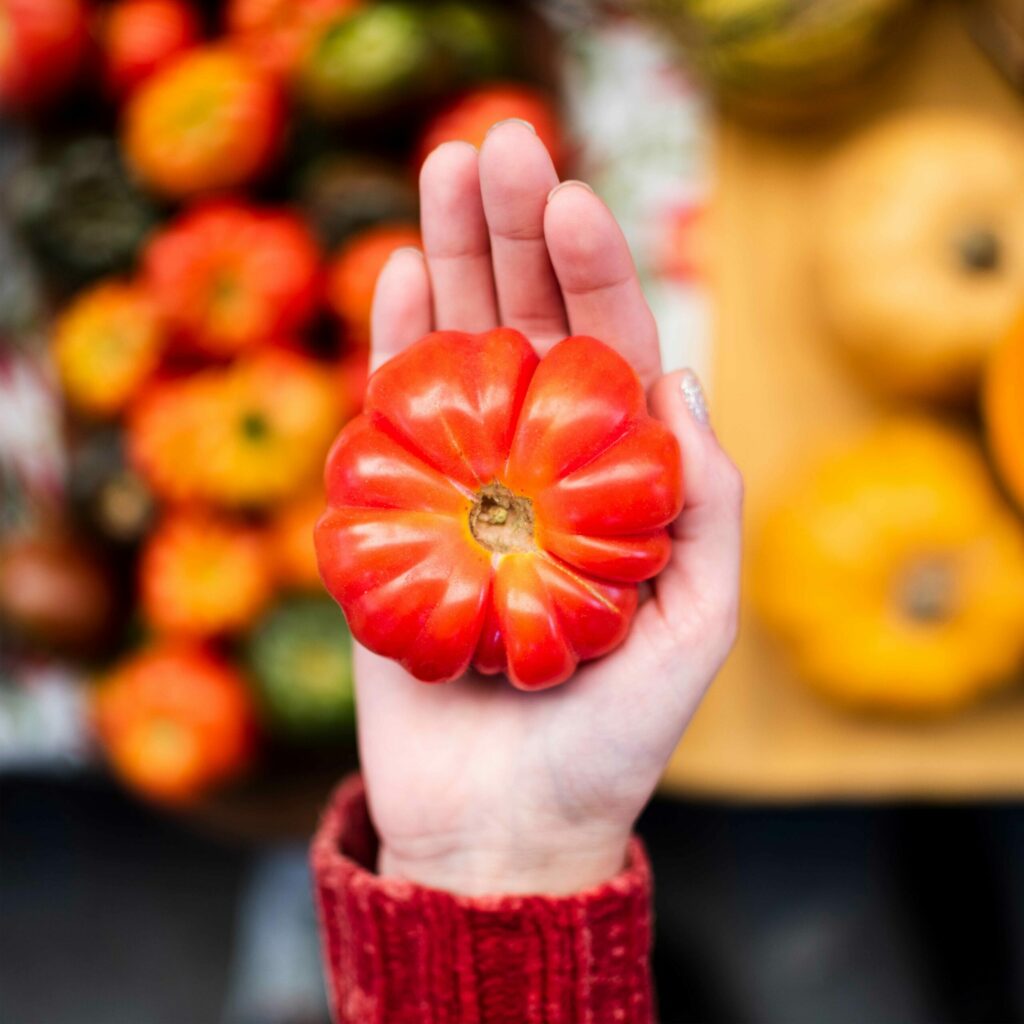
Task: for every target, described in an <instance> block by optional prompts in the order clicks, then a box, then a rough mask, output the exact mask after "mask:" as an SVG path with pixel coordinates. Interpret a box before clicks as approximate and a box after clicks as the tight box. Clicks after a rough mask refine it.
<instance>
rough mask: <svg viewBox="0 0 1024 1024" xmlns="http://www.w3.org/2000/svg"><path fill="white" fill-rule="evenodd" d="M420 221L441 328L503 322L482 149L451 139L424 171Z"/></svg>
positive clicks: (467, 328) (473, 329) (459, 328)
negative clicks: (486, 210) (486, 205)
mask: <svg viewBox="0 0 1024 1024" xmlns="http://www.w3.org/2000/svg"><path fill="white" fill-rule="evenodd" d="M420 223H421V228H422V232H423V248H424V251H425V253H426V256H427V266H428V269H429V271H430V281H431V284H432V286H433V292H434V318H435V321H436V323H437V327H438V330H456V331H471V332H479V331H487V330H490V329H491V328H492V327H497V326H498V306H497V301H496V299H495V296H494V275H493V273H492V270H491V246H490V238H489V236H488V233H487V221H486V220H485V219H484V208H483V201H482V199H481V198H480V171H479V165H478V156H477V151H476V150H475V149H474V148H473V147H472V146H471V145H470V144H469V143H468V142H446V143H445V144H444V145H442V146H438V148H437V149H435V150H434V151H433V152H432V153H431V154H430V156H428V157H427V159H426V162H425V163H424V164H423V169H422V170H421V171H420Z"/></svg>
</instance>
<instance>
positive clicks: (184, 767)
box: [93, 643, 255, 803]
mask: <svg viewBox="0 0 1024 1024" xmlns="http://www.w3.org/2000/svg"><path fill="white" fill-rule="evenodd" d="M93 711H94V720H95V725H96V730H97V733H98V735H99V738H100V741H101V743H102V745H103V747H104V749H105V751H106V754H107V757H108V759H109V762H110V765H111V767H112V768H113V770H114V772H115V773H116V774H117V775H118V776H119V777H120V778H121V780H122V781H123V782H124V783H126V784H127V785H128V786H130V787H131V788H132V789H135V790H138V791H139V792H140V793H142V794H144V795H145V796H147V797H149V798H151V799H153V800H158V801H161V802H170V803H181V802H184V801H187V800H190V799H194V798H195V797H197V796H199V795H201V794H202V793H203V792H204V791H205V790H206V789H208V788H209V787H211V786H214V785H217V784H218V783H223V782H225V781H227V780H229V779H231V778H234V777H235V776H237V775H239V774H240V773H241V772H243V771H244V770H245V768H246V766H247V765H248V764H249V762H250V760H251V756H252V753H253V748H254V739H255V725H254V723H255V713H254V710H253V704H252V699H251V697H250V696H249V692H248V690H247V688H246V685H245V682H244V680H243V679H242V677H241V675H239V673H238V672H237V671H236V670H235V669H234V668H232V667H231V666H230V665H228V664H227V663H226V662H224V661H223V660H222V659H220V658H218V657H217V656H215V655H214V654H212V653H211V652H209V651H208V650H206V649H205V648H203V647H201V646H198V645H194V644H180V643H160V644H157V645H156V646H154V647H151V648H149V649H148V650H145V651H143V652H141V653H139V654H135V655H133V656H131V657H130V658H128V659H127V660H125V661H123V662H121V664H120V665H117V666H116V667H115V668H114V669H113V671H112V672H110V673H109V674H108V675H107V676H106V677H104V678H103V679H101V680H100V681H99V684H98V686H97V688H96V690H95V692H94V700H93Z"/></svg>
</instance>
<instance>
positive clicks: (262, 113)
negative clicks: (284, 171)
mask: <svg viewBox="0 0 1024 1024" xmlns="http://www.w3.org/2000/svg"><path fill="white" fill-rule="evenodd" d="M283 127H284V108H283V105H282V103H281V97H280V95H279V92H278V89H277V86H276V84H275V83H274V81H273V80H272V79H271V78H270V77H269V76H268V75H266V74H264V73H263V72H262V71H260V70H259V69H258V68H256V67H255V66H254V65H253V64H252V63H251V61H249V60H248V59H247V58H246V57H244V56H243V55H241V54H239V53H235V52H233V51H232V50H230V49H228V48H227V47H214V46H204V47H196V48H195V49H193V50H191V51H190V52H188V53H185V54H183V55H182V56H181V58H180V59H178V60H176V61H173V62H172V63H171V64H169V65H168V66H166V67H164V68H161V69H160V70H159V71H157V72H155V73H154V74H153V75H151V76H150V77H149V78H148V79H146V81H145V82H143V83H142V85H140V87H139V88H138V89H137V90H136V91H135V92H134V93H133V95H132V97H131V99H130V100H129V103H128V106H127V110H126V114H125V122H124V135H123V143H124V149H125V153H126V155H127V157H128V160H129V162H130V163H131V164H132V166H133V167H134V168H135V170H136V171H137V172H138V174H139V175H140V177H142V179H143V180H144V181H145V182H146V183H147V184H148V185H150V186H151V187H152V188H153V189H155V190H156V191H157V192H160V193H163V194H165V195H168V196H177V197H181V196H189V195H195V194H197V193H200V192H209V191H213V190H216V189H226V188H233V187H235V186H237V185H244V184H247V183H248V182H251V181H252V180H253V179H254V178H256V177H258V176H259V175H260V173H261V172H263V171H264V170H265V169H266V168H267V166H268V164H269V163H270V161H271V159H272V158H273V156H274V155H275V153H276V151H277V148H278V144H279V142H280V139H281V133H282V129H283Z"/></svg>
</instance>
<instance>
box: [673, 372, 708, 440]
mask: <svg viewBox="0 0 1024 1024" xmlns="http://www.w3.org/2000/svg"><path fill="white" fill-rule="evenodd" d="M679 388H680V390H681V391H682V392H683V401H684V402H685V403H686V408H687V409H689V410H690V415H691V416H692V417H693V418H694V419H695V420H696V421H697V422H698V423H699V424H700V425H701V426H702V427H707V426H710V425H711V419H710V417H709V416H708V400H707V398H706V397H705V395H704V388H703V387H701V383H700V378H699V377H698V376H697V374H695V373H694V372H693V370H684V371H683V376H682V379H681V380H680V382H679Z"/></svg>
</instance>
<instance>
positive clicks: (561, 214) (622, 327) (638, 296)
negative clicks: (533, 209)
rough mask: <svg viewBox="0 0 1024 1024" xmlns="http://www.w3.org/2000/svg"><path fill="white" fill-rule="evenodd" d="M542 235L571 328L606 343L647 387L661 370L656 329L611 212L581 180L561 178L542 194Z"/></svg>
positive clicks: (624, 242) (631, 259) (575, 332)
mask: <svg viewBox="0 0 1024 1024" xmlns="http://www.w3.org/2000/svg"><path fill="white" fill-rule="evenodd" d="M544 234H545V237H546V239H547V247H548V251H549V252H550V254H551V262H552V265H553V266H554V269H555V273H556V275H557V276H558V281H559V284H560V285H561V289H562V295H563V296H564V299H565V308H566V312H567V313H568V317H569V328H570V330H571V331H572V333H573V334H589V335H592V336H593V337H595V338H599V339H600V340H601V341H605V342H607V343H608V344H609V345H612V346H613V347H614V348H616V349H617V350H618V351H619V352H620V353H622V355H623V356H625V357H626V358H627V359H628V360H629V361H630V363H631V364H632V365H633V368H634V369H635V370H636V371H637V373H638V374H639V375H640V379H641V380H642V381H643V382H644V386H645V387H649V386H650V385H651V384H652V383H653V382H654V381H655V379H656V378H657V377H658V375H659V374H660V373H661V352H660V350H659V348H658V329H657V326H656V325H655V322H654V317H653V316H652V314H651V311H650V308H649V307H648V305H647V300H646V299H645V298H644V294H643V290H642V289H641V287H640V279H639V278H638V277H637V273H636V267H635V266H634V265H633V258H632V256H630V254H629V246H628V245H627V244H626V239H625V238H624V237H623V234H622V231H621V230H620V228H619V225H618V224H617V223H616V222H615V218H614V217H613V216H612V214H611V211H610V210H609V209H608V207H607V206H605V204H604V203H603V202H601V200H600V199H599V198H598V197H597V196H596V195H594V193H593V192H592V191H591V190H590V189H589V188H588V187H587V186H586V185H584V184H583V183H582V182H577V181H565V182H562V184H561V185H560V186H559V187H558V188H557V189H555V190H554V192H553V193H552V194H551V196H550V197H549V199H548V202H547V208H546V210H545V214H544Z"/></svg>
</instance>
